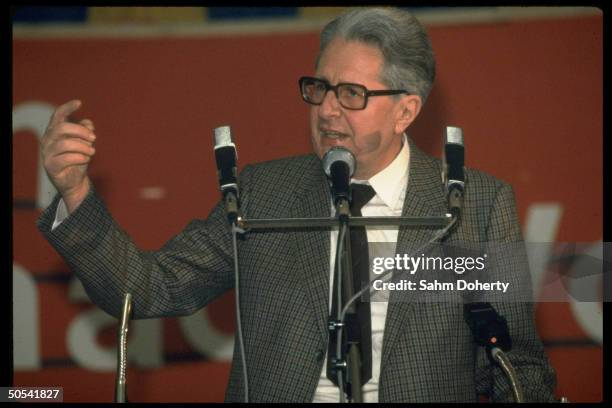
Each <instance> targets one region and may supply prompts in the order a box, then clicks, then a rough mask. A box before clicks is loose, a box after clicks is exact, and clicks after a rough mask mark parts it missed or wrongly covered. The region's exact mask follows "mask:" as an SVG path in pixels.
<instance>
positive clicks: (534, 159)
mask: <svg viewBox="0 0 612 408" xmlns="http://www.w3.org/2000/svg"><path fill="white" fill-rule="evenodd" d="M428 31H429V33H430V36H431V38H432V42H433V46H434V50H435V53H436V58H437V63H438V76H437V80H436V84H435V86H434V89H433V92H432V95H431V97H430V100H429V101H428V103H427V105H426V106H425V108H424V110H423V111H422V113H421V116H420V117H419V119H417V122H416V123H415V124H414V125H413V126H412V127H411V128H410V129H409V133H410V134H411V135H412V136H413V137H414V139H415V141H416V142H417V144H418V145H420V146H421V147H422V148H423V149H424V150H426V151H427V152H429V153H431V154H433V155H437V156H439V152H440V151H441V138H442V131H443V129H444V126H446V125H456V126H460V127H462V128H463V130H464V135H465V140H466V146H467V154H466V162H467V165H468V166H469V167H475V168H479V169H481V170H484V171H487V172H489V173H491V174H493V175H495V176H496V177H498V178H501V179H503V180H505V181H508V182H510V183H511V184H512V185H513V186H514V189H515V192H516V197H517V204H518V210H519V214H520V217H521V221H522V222H523V223H524V224H525V223H526V222H527V220H526V218H527V214H528V212H529V208H530V207H531V206H533V205H537V204H539V203H548V204H551V203H552V204H554V205H556V206H558V208H561V209H562V215H561V217H560V219H559V220H558V223H557V224H555V226H556V230H555V229H554V228H553V230H555V233H554V236H553V237H551V239H552V240H555V241H573V242H596V241H599V240H601V239H602V228H601V225H602V204H601V203H602V153H601V152H602V38H601V33H602V18H601V17H574V18H563V19H553V20H530V21H524V22H505V23H499V24H485V23H483V24H470V25H456V26H452V25H445V26H432V27H430V28H429V29H428ZM317 48H318V35H317V34H316V33H314V32H313V33H303V34H294V33H286V34H274V35H265V34H260V35H239V34H236V35H228V36H209V37H190V38H163V37H162V38H160V37H151V38H85V37H82V38H79V37H76V38H44V39H25V38H23V39H20V38H18V37H16V38H14V40H13V81H14V82H13V104H14V105H13V110H14V113H15V112H16V111H18V110H19V109H20V108H23V107H24V106H28V104H32V103H37V102H44V103H47V104H50V105H52V106H57V105H59V104H61V103H63V102H65V101H68V100H69V99H72V98H79V99H81V100H82V101H83V107H82V109H81V111H80V112H79V114H78V117H80V118H83V117H88V118H91V119H92V120H93V121H94V123H95V126H96V134H97V136H98V139H97V141H96V149H97V154H96V157H95V159H94V161H93V163H92V164H91V167H90V169H91V170H90V172H91V175H92V178H93V179H94V181H95V183H96V186H97V188H98V190H99V191H100V192H101V194H102V196H103V197H104V199H105V201H106V203H107V204H108V207H109V209H110V210H111V212H112V213H113V215H114V216H115V218H116V219H117V221H118V222H119V223H120V224H121V225H122V226H123V228H124V229H125V230H126V231H127V232H128V233H129V234H131V236H132V237H133V238H134V240H135V242H136V243H137V244H138V245H140V246H141V247H142V248H144V249H154V248H157V247H159V246H161V245H162V244H163V243H164V242H165V241H166V240H167V239H169V238H170V237H171V236H172V235H174V234H176V233H177V232H179V231H180V230H181V229H182V228H183V227H184V226H185V225H186V224H187V223H188V222H189V220H191V219H193V218H194V217H205V216H206V215H207V214H208V211H209V210H210V209H211V208H212V206H213V205H214V204H215V202H216V200H217V199H218V193H217V185H216V183H217V181H216V176H215V165H214V157H213V154H212V145H213V143H212V129H213V128H214V127H216V126H220V125H223V124H230V125H231V126H232V130H233V134H234V137H235V140H236V144H237V146H238V151H239V163H240V165H244V164H247V163H255V162H259V161H263V160H268V159H274V158H279V157H283V156H287V155H293V154H301V153H305V152H308V151H309V150H310V142H309V136H308V135H309V131H308V123H307V109H308V108H307V106H305V104H304V103H303V102H302V101H301V100H300V98H299V96H298V86H297V78H298V77H299V76H301V75H307V74H312V73H313V70H314V69H313V61H314V57H315V55H316V53H317ZM33 120H34V119H33ZM37 120H38V122H40V119H37ZM39 126H40V124H39ZM35 134H36V132H34V131H32V130H30V129H27V128H26V127H24V126H22V127H21V128H18V129H15V130H14V134H13V177H14V179H13V181H14V183H13V198H14V202H15V207H14V212H13V215H14V217H13V239H14V262H15V263H17V264H19V265H21V267H23V268H24V269H25V270H26V271H27V275H28V276H30V277H31V278H32V279H33V280H34V282H35V287H36V295H37V297H38V304H37V305H36V311H37V313H38V314H39V325H38V341H39V345H38V350H39V351H38V352H39V354H40V364H39V366H38V367H34V368H26V369H20V368H18V367H17V368H16V370H15V376H14V378H15V384H16V385H57V386H63V387H64V395H65V397H64V398H65V401H111V400H112V398H113V381H114V380H113V379H114V372H112V371H109V370H106V371H94V370H90V369H87V368H84V367H82V366H80V365H79V364H78V363H75V362H74V359H73V358H72V357H71V354H70V346H69V345H67V336H68V335H67V331H68V326H69V325H70V324H71V322H72V321H73V320H74V319H75V318H76V317H77V316H79V315H81V314H83V313H86V312H87V311H89V310H92V309H93V308H95V307H94V306H93V305H91V304H87V303H76V302H75V301H72V300H69V296H68V291H69V284H68V283H69V280H70V279H71V274H70V272H69V269H68V267H67V266H66V264H65V263H64V262H63V261H62V260H61V258H60V257H59V256H58V255H57V254H56V253H55V252H54V251H53V249H52V248H51V247H50V246H49V245H48V244H47V243H46V241H45V240H44V239H43V237H42V236H41V235H40V233H39V232H38V231H37V230H36V227H35V220H36V219H37V217H38V216H39V214H40V212H41V210H40V209H37V208H34V207H32V205H33V204H32V203H34V202H35V197H36V186H37V182H38V176H37V174H38V173H37V165H38V164H37V160H38V155H39V153H38V151H37V148H38V147H37V139H36V137H35ZM151 188H153V190H151ZM143 189H144V190H143ZM147 189H148V190H147ZM147 191H148V193H147ZM151 191H153V192H151ZM147 194H148V195H149V196H150V195H151V194H153V195H156V196H157V198H155V197H153V198H146V197H147ZM536 227H537V225H536ZM524 228H526V226H525V225H524ZM536 229H537V228H536ZM202 313H207V314H208V316H209V318H210V320H211V321H212V323H213V324H214V326H215V327H216V328H217V329H218V330H219V331H220V332H222V333H226V334H227V333H230V334H231V333H232V332H233V328H234V327H233V323H232V322H233V318H234V312H233V304H232V298H231V294H230V295H228V296H226V297H224V298H222V299H221V300H219V301H217V302H216V303H215V304H213V305H212V306H211V307H209V308H207V311H206V312H202ZM599 318H600V317H599ZM537 319H538V328H539V331H540V334H541V336H542V338H543V339H544V340H545V342H546V344H547V351H548V354H549V357H550V359H551V361H552V363H553V365H554V366H555V368H556V369H557V374H558V379H559V387H558V390H557V393H558V395H566V396H568V397H569V398H570V400H573V401H597V400H600V399H601V396H602V348H601V345H600V344H598V342H597V341H596V340H594V339H593V338H592V337H593V336H592V335H589V333H587V332H586V331H585V329H584V327H583V324H581V323H580V321H578V320H577V319H576V317H575V312H573V311H572V309H571V307H570V305H569V304H568V303H540V304H538V308H537ZM106 327H107V328H106V329H105V330H100V331H99V333H98V341H99V342H100V344H102V345H106V346H109V345H112V344H113V342H114V333H115V332H114V330H115V326H114V325H106ZM163 350H164V354H165V355H168V354H172V353H174V355H179V354H180V353H190V352H193V349H192V348H191V347H190V345H189V342H188V341H186V340H185V338H184V336H183V334H182V332H181V330H179V329H178V324H177V321H176V319H167V320H164V321H163ZM177 353H179V354H177ZM228 372H229V363H228V362H227V361H220V362H211V361H204V360H196V361H188V362H180V361H177V362H172V363H165V364H163V365H162V366H161V367H159V368H155V369H151V368H149V369H147V368H143V367H139V366H138V365H137V364H133V365H132V369H131V370H130V371H129V372H128V379H129V381H130V385H129V394H130V395H129V396H130V399H131V400H133V401H145V400H148V401H219V400H222V398H223V394H224V391H225V384H226V380H227V376H228Z"/></svg>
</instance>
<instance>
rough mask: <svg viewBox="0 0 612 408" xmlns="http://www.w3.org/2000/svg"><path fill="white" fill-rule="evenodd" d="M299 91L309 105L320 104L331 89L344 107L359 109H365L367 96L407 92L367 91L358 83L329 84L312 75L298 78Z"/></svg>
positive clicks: (389, 90)
mask: <svg viewBox="0 0 612 408" xmlns="http://www.w3.org/2000/svg"><path fill="white" fill-rule="evenodd" d="M299 84H300V91H301V93H302V99H304V101H305V102H306V103H309V104H311V105H321V104H322V103H323V99H325V95H327V92H328V91H330V90H332V91H334V94H335V95H336V99H338V102H340V105H342V106H343V107H344V108H346V109H352V110H361V109H365V107H366V106H367V105H368V97H369V96H382V95H399V94H403V93H405V94H407V95H410V94H409V93H408V91H405V90H400V89H398V90H392V89H384V90H376V91H368V89H367V88H366V87H365V86H363V85H359V84H351V83H346V82H342V83H339V84H337V85H330V83H329V82H327V81H325V80H324V79H320V78H314V77H301V78H300V80H299Z"/></svg>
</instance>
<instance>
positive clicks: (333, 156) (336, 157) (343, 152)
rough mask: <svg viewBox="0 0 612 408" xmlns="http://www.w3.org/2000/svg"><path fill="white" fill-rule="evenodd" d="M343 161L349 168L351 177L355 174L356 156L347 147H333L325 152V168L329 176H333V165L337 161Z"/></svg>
mask: <svg viewBox="0 0 612 408" xmlns="http://www.w3.org/2000/svg"><path fill="white" fill-rule="evenodd" d="M338 161H340V162H343V163H346V165H347V166H348V170H349V178H350V177H352V176H353V173H355V156H353V153H351V152H350V150H348V149H347V148H345V147H340V146H337V147H332V148H331V149H329V150H328V151H327V153H325V155H324V156H323V170H325V174H327V177H331V167H332V164H333V163H335V162H338Z"/></svg>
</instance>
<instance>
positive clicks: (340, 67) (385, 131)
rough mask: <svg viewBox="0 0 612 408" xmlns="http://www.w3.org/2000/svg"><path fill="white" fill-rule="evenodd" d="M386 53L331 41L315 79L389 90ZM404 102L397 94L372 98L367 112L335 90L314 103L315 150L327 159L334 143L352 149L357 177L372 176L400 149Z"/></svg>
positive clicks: (312, 112)
mask: <svg viewBox="0 0 612 408" xmlns="http://www.w3.org/2000/svg"><path fill="white" fill-rule="evenodd" d="M382 66H383V56H382V53H381V52H380V50H379V49H378V48H376V47H374V46H371V45H367V44H364V43H361V42H356V41H351V42H346V41H344V40H343V39H341V38H336V39H334V40H332V41H331V42H330V43H329V45H328V46H327V48H326V49H325V51H324V52H323V54H322V55H321V58H320V60H319V66H318V68H317V72H316V77H318V78H322V79H325V80H327V81H328V82H329V83H330V84H332V85H336V84H337V83H339V82H350V83H356V84H361V85H364V86H365V87H366V88H367V89H368V90H378V89H389V87H388V86H386V85H384V84H383V83H382V82H380V79H379V75H380V71H381V68H382ZM402 109H403V108H402V105H401V104H400V103H399V102H398V101H397V100H396V99H394V98H393V97H392V96H374V97H369V98H368V103H367V106H366V108H365V109H363V110H350V109H346V108H344V107H342V106H341V105H340V103H339V102H338V100H337V99H336V95H335V94H334V92H333V91H329V92H328V93H327V94H326V95H325V99H324V100H323V103H322V104H321V105H311V108H310V131H311V136H312V145H313V149H314V152H315V153H316V154H317V155H318V156H319V157H320V158H322V157H323V155H324V154H325V153H326V152H327V151H328V150H329V149H330V148H332V147H333V146H342V147H345V148H347V149H348V150H350V151H351V152H352V153H353V154H354V155H355V158H356V160H357V166H356V169H355V174H354V175H353V177H355V178H357V179H368V178H370V177H372V176H373V175H375V174H376V173H378V172H379V171H381V170H382V169H384V168H385V167H386V166H388V165H389V164H390V163H391V162H392V161H393V159H395V157H396V156H397V154H398V153H399V151H400V148H401V134H402V132H403V130H404V129H405V127H402V125H401V124H400V123H398V120H399V118H400V116H401V110H402Z"/></svg>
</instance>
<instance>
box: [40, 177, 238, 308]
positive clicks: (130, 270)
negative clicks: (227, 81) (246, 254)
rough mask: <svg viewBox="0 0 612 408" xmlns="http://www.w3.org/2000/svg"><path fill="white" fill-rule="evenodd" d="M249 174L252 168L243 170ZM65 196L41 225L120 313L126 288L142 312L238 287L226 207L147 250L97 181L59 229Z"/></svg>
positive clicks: (95, 293)
mask: <svg viewBox="0 0 612 408" xmlns="http://www.w3.org/2000/svg"><path fill="white" fill-rule="evenodd" d="M242 173H243V174H242V175H241V178H242V179H244V176H243V175H246V174H248V169H246V168H245V171H243V172H242ZM58 202H59V196H57V197H55V199H54V201H53V202H52V203H51V205H49V207H48V208H47V209H46V210H45V211H44V212H43V213H42V215H41V216H40V218H39V220H38V223H37V226H38V228H39V230H40V231H41V232H42V234H43V235H44V236H45V238H46V239H47V240H48V241H49V243H50V244H51V245H52V246H53V247H54V248H55V250H56V251H57V252H58V253H59V254H60V255H61V256H62V257H63V258H64V260H65V261H66V262H67V264H68V265H69V267H70V268H71V270H72V271H73V272H74V273H75V274H76V276H77V277H78V278H79V280H80V281H81V282H82V283H83V286H84V288H85V290H86V292H87V294H88V295H89V297H90V298H91V300H92V301H93V302H94V303H95V304H96V305H97V306H98V307H100V308H101V309H102V310H104V311H105V312H107V313H109V314H110V315H112V316H115V317H118V316H120V312H121V302H122V298H123V294H124V293H125V292H130V293H131V294H132V298H133V302H134V303H133V311H134V318H136V319H139V318H154V317H171V316H184V315H189V314H192V313H194V312H196V311H197V310H198V309H200V308H202V307H203V306H204V305H206V304H207V303H208V302H210V301H212V300H213V299H214V298H216V297H218V296H219V295H221V294H222V293H223V292H225V291H227V290H229V289H230V288H232V287H233V286H234V275H233V262H232V259H233V258H232V257H233V255H232V246H231V245H232V244H231V243H232V238H231V233H230V229H229V224H228V223H227V220H226V217H225V214H224V210H223V205H222V203H219V204H218V205H216V206H215V207H214V209H213V210H212V212H211V213H210V215H209V216H208V218H207V219H206V220H200V219H198V220H194V221H192V222H190V223H189V224H188V225H187V227H186V228H185V229H184V230H183V231H182V232H180V233H179V234H178V235H176V236H175V237H174V238H172V239H170V240H169V241H168V242H167V243H166V244H165V245H164V246H163V247H162V248H160V249H159V250H156V251H141V250H140V249H138V248H137V247H136V245H135V244H134V242H133V240H132V239H131V238H130V237H129V236H128V234H127V233H126V232H125V231H123V230H122V229H121V227H120V226H119V225H118V224H117V223H116V221H115V220H114V219H113V218H112V216H111V214H110V213H109V211H108V209H107V208H106V206H105V204H104V202H103V201H102V199H101V197H100V196H99V195H98V194H97V192H96V191H95V189H94V188H93V187H92V188H91V190H90V192H89V194H88V196H87V197H86V199H85V200H84V201H83V202H82V203H81V205H80V206H79V207H78V208H77V209H76V210H75V211H74V212H73V213H72V214H70V216H69V217H68V218H66V219H65V220H64V221H63V222H62V223H61V224H60V225H59V226H57V227H56V228H55V229H53V230H51V226H52V224H53V219H54V216H55V212H56V208H57V205H58Z"/></svg>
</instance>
